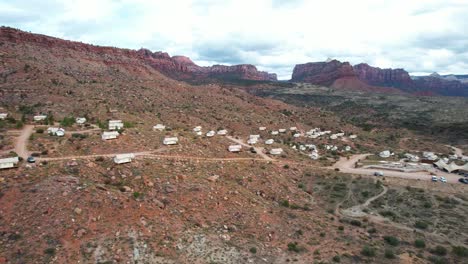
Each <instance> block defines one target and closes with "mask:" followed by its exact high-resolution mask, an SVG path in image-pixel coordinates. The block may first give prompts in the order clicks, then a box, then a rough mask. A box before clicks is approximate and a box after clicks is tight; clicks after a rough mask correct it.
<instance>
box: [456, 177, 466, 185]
mask: <svg viewBox="0 0 468 264" xmlns="http://www.w3.org/2000/svg"><path fill="white" fill-rule="evenodd" d="M458 181H459V182H461V183H463V184H468V179H466V178H460V179H458Z"/></svg>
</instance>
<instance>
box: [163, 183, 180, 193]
mask: <svg viewBox="0 0 468 264" xmlns="http://www.w3.org/2000/svg"><path fill="white" fill-rule="evenodd" d="M164 191H166V193H173V192H175V191H177V189H176V187H174V186H173V185H170V184H167V185H166V186H164Z"/></svg>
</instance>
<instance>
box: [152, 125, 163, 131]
mask: <svg viewBox="0 0 468 264" xmlns="http://www.w3.org/2000/svg"><path fill="white" fill-rule="evenodd" d="M164 129H166V126H165V125H163V124H157V125H155V126H153V131H163V130H164Z"/></svg>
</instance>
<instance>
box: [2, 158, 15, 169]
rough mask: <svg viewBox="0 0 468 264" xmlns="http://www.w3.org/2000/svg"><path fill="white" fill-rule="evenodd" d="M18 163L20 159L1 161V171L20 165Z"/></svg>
mask: <svg viewBox="0 0 468 264" xmlns="http://www.w3.org/2000/svg"><path fill="white" fill-rule="evenodd" d="M18 162H19V158H18V157H13V158H5V159H0V169H10V168H14V167H16V166H17V165H18Z"/></svg>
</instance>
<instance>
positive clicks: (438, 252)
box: [430, 245, 447, 256]
mask: <svg viewBox="0 0 468 264" xmlns="http://www.w3.org/2000/svg"><path fill="white" fill-rule="evenodd" d="M430 252H431V253H432V254H435V255H439V256H445V255H447V249H446V248H445V247H443V246H440V245H439V246H436V247H435V248H433V249H431V250H430Z"/></svg>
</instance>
